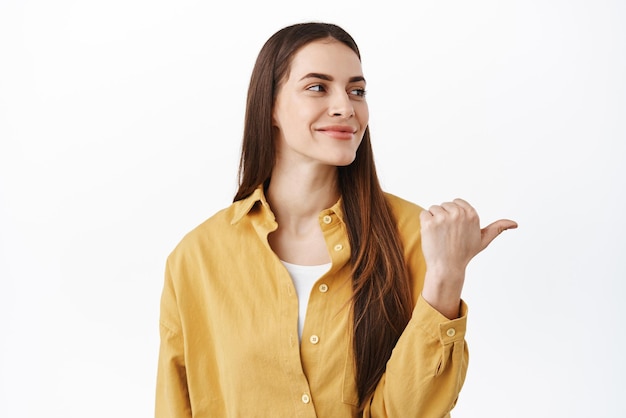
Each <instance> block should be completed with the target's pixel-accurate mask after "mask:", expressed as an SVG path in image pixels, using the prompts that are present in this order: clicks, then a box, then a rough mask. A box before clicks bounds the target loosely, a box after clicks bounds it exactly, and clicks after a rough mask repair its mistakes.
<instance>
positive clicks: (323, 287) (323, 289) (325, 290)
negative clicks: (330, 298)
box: [319, 283, 328, 293]
mask: <svg viewBox="0 0 626 418" xmlns="http://www.w3.org/2000/svg"><path fill="white" fill-rule="evenodd" d="M319 290H320V292H322V293H326V292H328V285H327V284H326V283H322V284H321V285H320V287H319Z"/></svg>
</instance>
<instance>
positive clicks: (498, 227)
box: [420, 199, 517, 318]
mask: <svg viewBox="0 0 626 418" xmlns="http://www.w3.org/2000/svg"><path fill="white" fill-rule="evenodd" d="M420 221H421V230H422V251H423V253H424V259H425V260H426V278H425V281H424V288H423V290H422V297H423V298H424V299H425V300H426V301H427V302H428V303H429V304H430V305H431V306H432V307H434V308H435V309H437V310H438V311H439V312H441V313H442V314H443V315H445V316H446V317H448V318H456V317H458V314H459V304H460V301H461V290H462V289H463V282H464V280H465V269H466V267H467V264H468V263H469V262H470V260H471V259H472V258H474V256H476V254H478V253H479V252H481V251H482V250H484V249H485V248H486V247H487V246H488V245H489V244H490V243H491V241H493V240H494V239H495V237H497V236H498V235H500V233H502V231H506V230H507V229H512V228H517V223H515V222H514V221H511V220H508V219H500V220H498V221H496V222H493V223H492V224H490V225H488V226H486V227H485V228H483V229H481V228H480V220H479V218H478V214H477V213H476V210H474V208H473V207H472V206H471V205H470V204H469V203H467V202H466V201H464V200H462V199H454V200H453V201H452V202H446V203H442V204H441V205H438V206H437V205H435V206H431V207H430V208H429V209H428V210H427V211H426V210H425V211H422V213H421V214H420Z"/></svg>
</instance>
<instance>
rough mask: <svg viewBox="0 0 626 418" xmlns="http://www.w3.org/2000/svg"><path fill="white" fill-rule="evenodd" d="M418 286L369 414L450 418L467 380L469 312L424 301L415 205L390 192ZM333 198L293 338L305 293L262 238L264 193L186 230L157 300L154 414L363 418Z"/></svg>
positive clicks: (266, 216) (346, 270) (323, 216)
mask: <svg viewBox="0 0 626 418" xmlns="http://www.w3.org/2000/svg"><path fill="white" fill-rule="evenodd" d="M387 199H388V201H389V202H390V204H391V207H392V209H393V211H394V214H395V216H396V220H397V222H398V228H399V230H400V236H401V239H402V242H403V245H404V253H405V260H406V263H407V265H408V268H409V273H410V276H411V280H412V283H411V284H412V289H413V301H414V303H415V308H414V311H413V316H412V318H411V320H410V322H409V324H408V325H407V327H406V329H405V331H404V333H403V334H402V336H401V337H400V339H399V340H398V342H397V344H396V346H395V348H394V350H393V353H392V355H391V358H390V359H389V361H388V363H387V367H386V371H385V374H384V375H383V377H382V378H381V380H380V382H379V384H378V387H377V388H376V391H375V393H374V396H373V398H372V400H371V402H370V403H369V404H368V406H367V407H366V409H365V411H364V412H363V414H362V416H364V417H400V418H407V417H420V418H440V417H447V416H449V412H450V410H451V409H452V408H453V407H454V404H455V403H456V399H457V397H458V394H459V392H460V390H461V387H462V385H463V382H464V380H465V373H466V370H467V362H468V352H467V346H466V343H465V339H464V338H465V327H466V321H467V319H466V312H467V307H466V305H465V303H462V304H461V317H460V318H458V319H455V320H448V319H447V318H446V317H444V316H443V315H441V314H440V313H439V312H438V311H436V310H435V309H434V308H432V307H431V306H430V305H429V304H428V303H427V302H426V301H425V300H424V299H423V298H422V297H421V289H422V285H423V280H424V274H425V268H426V266H425V263H424V259H423V255H422V251H421V246H420V245H421V244H420V225H419V213H420V211H421V210H422V209H421V208H419V207H418V206H416V205H414V204H412V203H410V202H407V201H405V200H402V199H400V198H398V197H395V196H393V195H390V194H388V195H387ZM343 217H344V214H343V213H342V210H341V205H340V203H339V202H338V203H337V204H335V205H334V206H333V207H332V208H329V209H326V210H324V211H322V212H321V213H320V215H319V224H320V227H321V229H322V231H323V234H324V239H325V240H326V244H327V247H328V252H329V254H330V256H331V259H332V266H331V268H330V270H329V271H328V272H327V273H326V274H325V275H323V276H322V277H321V278H320V279H319V280H318V281H317V283H316V284H315V286H314V287H313V290H312V292H311V295H310V298H309V305H308V308H307V315H306V318H305V323H304V329H303V333H302V343H301V344H300V343H299V341H298V297H297V295H296V292H295V288H294V285H293V282H292V280H291V278H290V276H289V273H288V272H287V270H286V269H285V267H284V266H283V265H282V264H281V262H280V260H279V259H278V257H277V256H276V254H275V253H274V252H273V251H272V250H271V248H270V246H269V244H268V241H267V236H268V234H269V233H270V232H272V231H274V230H275V229H276V228H277V223H276V221H275V218H274V215H273V213H272V212H271V210H270V208H269V205H268V203H267V201H266V200H265V197H264V194H263V190H262V188H259V189H257V190H256V191H255V192H254V193H253V194H252V195H251V196H250V197H248V198H246V199H244V200H241V201H239V202H235V203H233V204H232V205H231V206H230V207H228V208H226V209H224V210H222V211H220V212H218V213H217V214H215V215H214V216H213V217H211V218H210V219H208V220H207V221H205V222H204V223H202V224H201V225H199V226H198V227H197V228H195V229H194V230H193V231H191V232H190V233H189V234H187V235H186V236H185V237H184V238H183V239H182V241H181V242H180V243H179V244H178V246H177V247H176V249H175V250H174V251H173V252H172V253H171V254H170V256H169V257H168V260H167V266H166V272H165V285H164V288H163V294H162V299H161V318H160V332H161V346H160V353H159V364H158V376H157V391H156V415H155V416H156V417H163V418H165V417H167V418H178V417H196V418H203V417H242V418H249V417H288V418H292V417H322V418H343V417H346V418H347V417H357V416H359V414H357V412H356V403H357V392H356V385H355V370H354V364H353V353H352V343H351V325H352V323H351V317H350V304H349V301H350V297H351V294H352V286H351V281H350V262H349V259H350V246H349V242H348V235H347V232H346V227H345V224H344V223H343Z"/></svg>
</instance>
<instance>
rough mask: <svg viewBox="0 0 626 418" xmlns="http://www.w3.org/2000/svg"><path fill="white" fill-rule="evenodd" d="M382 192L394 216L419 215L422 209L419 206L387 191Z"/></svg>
mask: <svg viewBox="0 0 626 418" xmlns="http://www.w3.org/2000/svg"><path fill="white" fill-rule="evenodd" d="M384 194H385V198H386V199H387V203H388V204H389V206H390V207H391V210H392V211H393V212H394V215H395V216H396V217H405V216H410V217H413V216H415V215H417V216H419V214H420V212H421V211H423V210H424V209H423V208H422V207H421V206H419V205H418V204H416V203H414V202H412V201H410V200H407V199H404V198H402V197H399V196H397V195H395V194H392V193H388V192H385V193H384Z"/></svg>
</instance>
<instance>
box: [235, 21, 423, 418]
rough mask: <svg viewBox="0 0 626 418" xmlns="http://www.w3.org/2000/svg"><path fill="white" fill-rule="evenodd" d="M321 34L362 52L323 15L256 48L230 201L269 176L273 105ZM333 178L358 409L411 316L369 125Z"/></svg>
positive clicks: (406, 283)
mask: <svg viewBox="0 0 626 418" xmlns="http://www.w3.org/2000/svg"><path fill="white" fill-rule="evenodd" d="M327 38H333V39H335V40H337V41H339V42H342V43H344V44H345V45H347V46H348V47H350V48H351V49H352V50H353V51H354V52H355V53H356V54H357V56H358V57H359V59H361V55H360V52H359V49H358V47H357V45H356V43H355V41H354V39H352V37H351V36H350V35H349V34H348V33H347V32H346V31H344V30H343V29H342V28H340V27H339V26H336V25H333V24H328V23H300V24H296V25H292V26H288V27H286V28H283V29H281V30H280V31H278V32H276V33H275V34H274V35H273V36H272V37H270V39H269V40H268V41H267V42H266V43H265V45H264V46H263V48H262V49H261V52H260V53H259V56H258V58H257V61H256V64H255V66H254V70H253V71H252V77H251V79H250V87H249V89H248V99H247V104H246V115H245V125H244V135H243V145H242V153H241V160H240V163H239V190H238V191H237V193H236V195H235V198H234V200H235V201H237V200H241V199H244V198H246V197H247V196H249V195H250V194H251V193H252V192H253V191H254V190H255V189H256V188H257V187H258V186H259V185H260V184H265V185H266V186H267V184H268V182H269V180H270V176H271V172H272V168H273V167H274V163H275V159H276V150H275V146H274V137H273V130H272V110H273V105H274V101H275V99H276V94H277V91H278V87H279V86H280V82H281V80H283V78H284V77H285V76H286V75H287V74H288V71H289V66H290V64H291V60H292V58H293V56H294V55H295V53H296V52H298V50H299V49H300V48H302V47H303V46H305V45H307V44H308V43H310V42H313V41H315V40H319V39H327ZM338 178H339V188H340V193H341V196H342V202H343V211H344V213H345V222H346V225H347V230H348V237H349V240H350V247H351V249H352V250H351V255H350V257H351V263H352V288H353V296H352V310H353V311H352V317H353V346H354V356H355V366H356V385H357V392H358V396H359V405H358V407H359V409H363V408H364V405H365V403H366V402H367V400H368V399H369V398H370V397H371V395H372V394H373V392H374V390H375V389H376V385H377V384H378V381H379V380H380V378H381V376H382V374H383V373H384V371H385V366H386V363H387V360H389V357H390V356H391V351H392V350H393V347H394V346H395V344H396V342H397V341H398V338H399V337H400V334H402V331H403V330H404V328H405V327H406V324H407V323H408V321H409V319H410V317H411V311H412V298H411V294H410V287H409V280H408V272H407V268H406V264H405V262H404V258H403V251H402V245H401V243H400V239H399V235H398V231H397V228H396V223H395V220H394V217H393V214H392V213H391V209H390V208H389V206H388V204H387V201H386V199H385V196H384V194H383V191H382V189H381V187H380V183H379V181H378V176H377V175H376V168H375V165H374V157H373V153H372V146H371V142H370V134H369V128H367V129H366V130H365V133H364V135H363V139H362V141H361V145H360V146H359V149H358V150H357V153H356V158H355V160H354V161H353V162H352V163H351V164H350V165H348V166H345V167H338Z"/></svg>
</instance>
